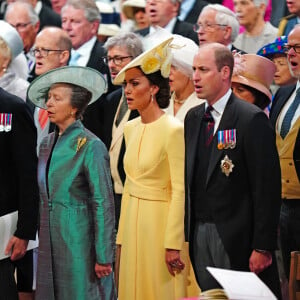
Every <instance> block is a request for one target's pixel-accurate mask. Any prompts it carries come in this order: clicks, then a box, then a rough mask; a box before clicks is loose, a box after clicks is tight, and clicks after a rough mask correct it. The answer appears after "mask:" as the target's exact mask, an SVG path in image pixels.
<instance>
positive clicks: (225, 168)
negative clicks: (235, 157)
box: [220, 155, 234, 177]
mask: <svg viewBox="0 0 300 300" xmlns="http://www.w3.org/2000/svg"><path fill="white" fill-rule="evenodd" d="M220 167H221V170H222V173H224V174H225V175H226V176H227V177H228V176H229V174H230V173H231V172H232V169H233V167H234V164H233V163H232V160H231V159H229V157H228V156H227V155H225V157H224V158H223V159H222V160H221V165H220Z"/></svg>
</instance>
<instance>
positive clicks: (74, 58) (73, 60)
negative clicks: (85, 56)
mask: <svg viewBox="0 0 300 300" xmlns="http://www.w3.org/2000/svg"><path fill="white" fill-rule="evenodd" d="M80 56H81V54H80V53H78V52H73V53H72V55H71V59H70V61H69V66H78V62H77V61H78V59H79V57H80Z"/></svg>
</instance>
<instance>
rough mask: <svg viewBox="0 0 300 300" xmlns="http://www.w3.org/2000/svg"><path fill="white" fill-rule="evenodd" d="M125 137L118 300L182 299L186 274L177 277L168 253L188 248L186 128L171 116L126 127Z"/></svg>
mask: <svg viewBox="0 0 300 300" xmlns="http://www.w3.org/2000/svg"><path fill="white" fill-rule="evenodd" d="M124 135H125V141H126V153H125V156H124V168H125V171H126V182H125V187H124V192H123V198H122V208H121V216H120V222H119V231H118V235H117V244H120V245H121V258H120V275H119V297H118V299H119V300H175V299H180V298H181V297H185V296H186V280H187V279H186V276H185V272H181V273H178V274H176V276H175V277H173V276H171V274H170V273H169V272H168V269H167V265H166V263H165V249H166V248H169V249H178V250H182V249H183V245H184V137H183V125H182V124H181V123H180V121H178V120H176V119H175V118H173V117H171V116H168V115H166V114H164V115H162V116H161V117H160V118H159V119H158V120H156V121H154V122H152V123H148V124H143V123H142V122H141V118H136V119H134V120H132V121H130V122H128V123H127V124H126V126H125V129H124ZM181 257H182V258H183V259H185V258H186V253H182V251H181Z"/></svg>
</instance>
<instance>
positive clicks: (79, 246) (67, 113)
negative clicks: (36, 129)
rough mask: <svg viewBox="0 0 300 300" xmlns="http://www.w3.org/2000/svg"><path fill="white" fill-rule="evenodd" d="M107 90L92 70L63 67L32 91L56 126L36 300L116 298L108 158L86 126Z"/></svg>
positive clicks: (46, 179) (44, 167) (43, 155)
mask: <svg viewBox="0 0 300 300" xmlns="http://www.w3.org/2000/svg"><path fill="white" fill-rule="evenodd" d="M105 86H106V83H105V80H104V79H103V77H102V75H101V74H100V73H98V72H97V71H95V70H93V69H89V68H84V67H64V68H59V69H55V70H52V71H50V72H48V73H46V74H44V75H42V76H40V77H39V78H37V79H36V80H35V81H33V82H32V83H31V85H30V87H29V89H28V97H29V99H30V100H31V101H32V102H34V103H35V104H36V105H37V106H39V107H40V108H41V109H46V110H47V113H48V117H49V119H50V122H52V123H55V124H56V126H57V130H56V131H55V132H53V133H51V134H49V135H48V136H47V137H46V138H45V139H44V140H43V142H42V143H41V146H40V153H39V166H38V180H39V188H40V199H41V204H40V230H39V239H40V245H39V256H38V272H37V290H36V299H37V300H39V299H40V300H54V299H55V300H60V299H61V300H68V299H70V300H71V299H72V300H76V299H77V300H84V299H86V300H93V299H103V300H104V299H105V300H111V299H116V296H115V288H114V280H113V272H112V263H113V257H114V255H113V254H114V243H115V234H114V222H115V220H114V204H113V194H112V186H111V177H110V171H109V158H108V153H107V150H106V147H105V146H104V144H103V143H102V142H101V141H100V140H99V139H98V138H97V137H96V136H95V135H94V134H92V133H91V132H90V131H88V130H87V129H85V128H84V126H83V125H82V123H81V121H80V119H81V116H82V113H83V111H84V109H85V108H86V106H87V105H88V104H90V103H92V102H93V101H95V100H97V99H98V98H99V97H100V96H101V94H102V93H103V91H104V90H105Z"/></svg>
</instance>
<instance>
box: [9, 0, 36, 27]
mask: <svg viewBox="0 0 300 300" xmlns="http://www.w3.org/2000/svg"><path fill="white" fill-rule="evenodd" d="M15 6H22V8H23V9H24V10H25V11H26V12H27V14H28V17H29V20H30V23H31V24H32V25H35V24H36V23H37V22H38V21H39V20H40V19H39V16H38V14H37V13H36V12H35V10H34V8H33V7H32V5H31V4H29V3H27V2H12V3H10V4H9V5H8V6H7V9H6V12H5V16H4V19H5V20H6V15H7V14H8V13H10V11H12V13H13V11H14V7H15Z"/></svg>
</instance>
